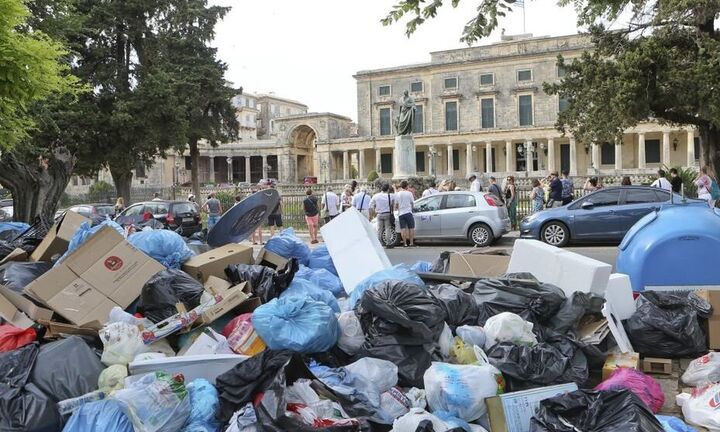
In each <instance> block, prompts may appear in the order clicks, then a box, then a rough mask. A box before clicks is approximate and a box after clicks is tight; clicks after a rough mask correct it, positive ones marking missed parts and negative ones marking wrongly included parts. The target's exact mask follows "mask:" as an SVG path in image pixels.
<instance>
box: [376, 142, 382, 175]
mask: <svg viewBox="0 0 720 432" xmlns="http://www.w3.org/2000/svg"><path fill="white" fill-rule="evenodd" d="M381 155H382V153H381V152H380V149H379V148H376V149H375V172H377V173H378V174H382V165H381V164H380V158H381Z"/></svg>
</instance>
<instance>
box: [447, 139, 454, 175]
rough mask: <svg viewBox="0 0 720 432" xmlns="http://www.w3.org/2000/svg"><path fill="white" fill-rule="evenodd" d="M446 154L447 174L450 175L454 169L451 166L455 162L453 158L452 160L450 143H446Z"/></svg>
mask: <svg viewBox="0 0 720 432" xmlns="http://www.w3.org/2000/svg"><path fill="white" fill-rule="evenodd" d="M447 154H448V159H447V163H448V165H447V175H448V176H452V175H453V171H454V170H453V166H454V165H455V164H454V160H453V146H452V145H451V144H448V146H447Z"/></svg>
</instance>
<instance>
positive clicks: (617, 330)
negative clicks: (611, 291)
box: [602, 302, 635, 353]
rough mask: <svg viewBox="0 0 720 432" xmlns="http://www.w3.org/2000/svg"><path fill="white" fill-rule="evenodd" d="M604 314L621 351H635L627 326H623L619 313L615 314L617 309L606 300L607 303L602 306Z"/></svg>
mask: <svg viewBox="0 0 720 432" xmlns="http://www.w3.org/2000/svg"><path fill="white" fill-rule="evenodd" d="M602 314H603V316H604V317H605V319H607V321H608V327H610V333H612V335H613V338H615V342H617V345H618V348H619V349H620V352H622V353H630V352H635V350H633V347H632V344H631V343H630V338H628V335H627V333H625V328H624V327H623V325H622V322H620V320H619V319H618V317H617V315H615V311H614V310H613V308H612V305H611V304H610V303H607V302H605V305H604V306H603V308H602Z"/></svg>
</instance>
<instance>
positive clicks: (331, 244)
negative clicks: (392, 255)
mask: <svg viewBox="0 0 720 432" xmlns="http://www.w3.org/2000/svg"><path fill="white" fill-rule="evenodd" d="M320 233H321V234H322V238H323V241H324V242H325V245H326V246H327V249H328V252H329V253H330V257H332V260H333V264H335V269H337V272H338V276H339V277H340V281H341V282H342V284H343V287H345V292H347V293H348V294H350V293H351V292H352V291H353V290H354V289H355V287H356V286H357V284H358V283H359V282H361V281H362V280H363V279H365V278H367V277H368V276H370V275H372V274H374V273H377V272H379V271H381V270H385V269H387V268H390V267H391V264H390V260H389V259H388V257H387V255H386V254H385V250H384V249H383V248H382V246H381V245H380V241H379V240H378V238H377V233H376V231H375V229H374V228H373V227H372V225H370V222H369V221H368V220H367V217H365V216H363V214H362V213H360V212H359V211H357V210H356V209H355V208H353V207H351V208H349V209H348V210H346V211H344V212H342V213H340V215H338V216H337V217H336V218H335V219H333V220H332V221H330V223H328V224H325V225H324V226H323V227H322V228H320Z"/></svg>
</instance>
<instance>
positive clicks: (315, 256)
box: [308, 245, 338, 276]
mask: <svg viewBox="0 0 720 432" xmlns="http://www.w3.org/2000/svg"><path fill="white" fill-rule="evenodd" d="M308 267H310V268H311V269H325V270H327V271H329V272H330V273H332V274H334V275H335V276H338V272H337V269H335V264H334V263H333V260H332V258H331V257H330V252H328V250H327V246H325V245H320V246H318V247H316V248H315V249H314V250H313V251H312V252H311V253H310V262H309V264H308Z"/></svg>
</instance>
